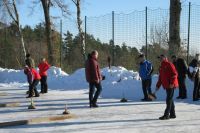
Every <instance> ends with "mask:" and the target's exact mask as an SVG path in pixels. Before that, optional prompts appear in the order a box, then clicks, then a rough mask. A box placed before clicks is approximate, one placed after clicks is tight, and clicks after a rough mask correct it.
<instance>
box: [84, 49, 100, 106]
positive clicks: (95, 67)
mask: <svg viewBox="0 0 200 133" xmlns="http://www.w3.org/2000/svg"><path fill="white" fill-rule="evenodd" d="M97 58H98V52H97V51H93V52H92V53H91V54H90V55H89V56H88V60H87V61H86V68H85V73H86V80H87V82H88V83H89V101H90V107H98V105H97V99H98V97H99V95H100V93H101V91H102V86H101V80H102V76H101V73H100V68H99V64H98V62H97ZM95 87H96V89H97V91H96V93H95V95H94V90H95Z"/></svg>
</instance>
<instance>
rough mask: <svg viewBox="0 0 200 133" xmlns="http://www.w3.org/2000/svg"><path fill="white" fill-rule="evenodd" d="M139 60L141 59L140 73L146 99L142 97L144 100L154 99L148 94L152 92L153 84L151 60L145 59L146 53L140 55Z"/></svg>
mask: <svg viewBox="0 0 200 133" xmlns="http://www.w3.org/2000/svg"><path fill="white" fill-rule="evenodd" d="M139 61H140V69H139V75H140V77H141V79H142V90H143V94H144V99H142V101H152V100H151V99H150V98H149V97H148V95H149V94H152V91H151V84H152V72H153V66H152V63H151V62H149V61H147V60H146V59H145V55H144V54H141V55H139Z"/></svg>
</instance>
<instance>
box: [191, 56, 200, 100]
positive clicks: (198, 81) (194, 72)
mask: <svg viewBox="0 0 200 133" xmlns="http://www.w3.org/2000/svg"><path fill="white" fill-rule="evenodd" d="M188 77H189V78H190V79H191V80H192V81H194V90H193V101H198V100H199V98H200V61H199V54H197V55H196V57H195V59H193V60H192V61H191V62H190V64H189V69H188Z"/></svg>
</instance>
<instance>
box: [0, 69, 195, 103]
mask: <svg viewBox="0 0 200 133" xmlns="http://www.w3.org/2000/svg"><path fill="white" fill-rule="evenodd" d="M101 71H102V74H103V75H105V76H106V79H105V80H104V81H102V86H103V91H102V95H101V96H102V97H105V98H122V97H126V98H127V99H131V100H135V99H138V100H140V99H141V98H143V93H142V86H141V81H140V77H139V74H138V73H137V72H133V71H129V70H127V69H125V68H124V67H112V68H111V69H109V68H103V69H102V70H101ZM157 78H158V76H157V75H154V76H153V79H152V80H153V81H152V91H154V90H155V84H156V82H157ZM0 83H7V84H8V83H9V84H10V83H22V84H24V83H26V76H25V75H24V73H23V70H13V69H3V68H0ZM48 84H49V88H50V89H54V90H83V89H87V90H88V83H87V82H86V80H85V69H84V68H82V69H78V70H77V71H75V72H74V73H73V74H71V75H68V74H67V73H65V72H64V71H62V70H61V69H60V68H57V67H51V68H50V69H49V70H48ZM192 84H193V83H192V82H191V81H190V80H189V79H187V87H188V88H189V89H188V91H189V95H191V93H192V90H193V89H192V86H193V85H192ZM39 88H40V87H39ZM163 91H164V90H163V89H161V91H159V92H158V94H157V95H158V96H159V99H165V93H164V92H163ZM176 93H177V92H176Z"/></svg>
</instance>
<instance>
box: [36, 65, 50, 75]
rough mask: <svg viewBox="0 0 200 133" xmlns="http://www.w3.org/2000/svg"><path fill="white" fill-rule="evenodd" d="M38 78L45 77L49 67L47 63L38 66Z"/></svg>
mask: <svg viewBox="0 0 200 133" xmlns="http://www.w3.org/2000/svg"><path fill="white" fill-rule="evenodd" d="M38 68H39V73H40V76H47V70H48V69H49V68H50V65H49V64H48V63H47V62H42V63H40V64H39V65H38Z"/></svg>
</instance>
